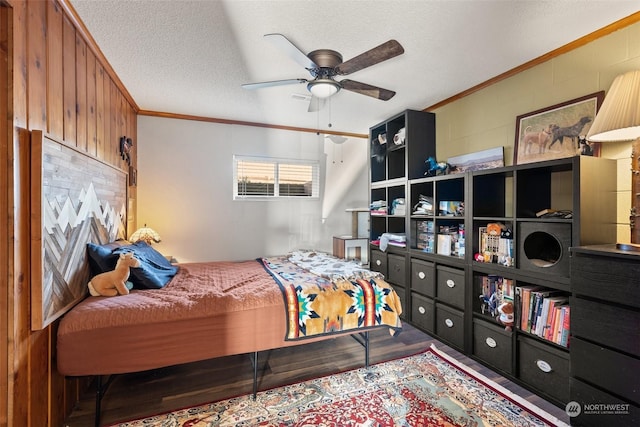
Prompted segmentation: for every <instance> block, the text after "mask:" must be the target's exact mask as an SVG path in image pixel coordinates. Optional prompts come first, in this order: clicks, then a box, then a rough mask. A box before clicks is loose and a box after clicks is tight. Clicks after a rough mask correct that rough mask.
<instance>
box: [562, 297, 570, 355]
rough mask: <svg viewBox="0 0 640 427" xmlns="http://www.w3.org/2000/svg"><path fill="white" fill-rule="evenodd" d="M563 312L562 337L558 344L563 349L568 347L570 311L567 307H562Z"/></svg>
mask: <svg viewBox="0 0 640 427" xmlns="http://www.w3.org/2000/svg"><path fill="white" fill-rule="evenodd" d="M562 309H563V310H565V314H564V319H563V321H562V336H561V338H560V342H559V344H560V345H561V346H563V347H569V325H570V323H571V322H570V316H571V309H570V307H569V306H568V305H565V306H564V307H562Z"/></svg>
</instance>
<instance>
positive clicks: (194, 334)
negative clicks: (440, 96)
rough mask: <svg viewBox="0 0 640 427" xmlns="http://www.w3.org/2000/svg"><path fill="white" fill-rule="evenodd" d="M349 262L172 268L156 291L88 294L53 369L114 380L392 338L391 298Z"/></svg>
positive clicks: (283, 260)
mask: <svg viewBox="0 0 640 427" xmlns="http://www.w3.org/2000/svg"><path fill="white" fill-rule="evenodd" d="M132 246H134V245H124V246H122V247H123V248H124V249H122V250H124V251H127V250H129V248H130V247H132ZM149 249H151V248H149ZM116 251H117V250H116ZM296 257H297V258H299V259H302V260H304V259H305V258H306V259H308V260H311V261H310V262H311V263H313V259H314V258H315V259H322V262H331V263H332V264H333V265H334V266H337V267H335V269H334V273H331V274H334V275H335V276H334V277H333V278H331V277H330V276H329V275H328V274H326V273H325V274H323V273H320V274H318V272H315V273H314V272H313V271H312V270H309V269H308V268H305V267H304V266H303V265H302V264H301V263H296V262H295V258H296ZM318 264H319V263H316V265H318ZM353 265H355V263H352V262H346V261H343V260H338V259H336V258H333V257H331V256H330V255H327V254H322V253H319V252H301V251H299V252H294V253H292V254H289V255H288V256H283V257H271V258H261V259H258V260H249V261H243V262H208V263H190V264H179V265H178V266H177V267H176V269H177V272H176V273H175V276H174V277H172V278H171V279H170V281H168V283H167V284H166V286H164V287H162V288H161V289H134V290H133V291H132V292H131V293H130V294H129V295H121V296H117V297H93V296H89V297H87V298H86V299H85V300H83V301H82V302H80V303H79V304H78V305H76V306H75V307H74V308H73V309H72V310H70V311H69V312H68V313H67V314H66V315H65V316H64V317H63V318H62V320H61V322H60V326H59V328H58V338H57V364H58V370H59V371H60V373H62V374H64V375H68V376H82V375H107V374H120V373H128V372H137V371H143V370H148V369H154V368H159V367H164V366H170V365H176V364H182V363H188V362H194V361H199V360H205V359H211V358H215V357H221V356H227V355H234V354H242V353H253V352H259V351H263V350H269V349H274V348H280V347H286V346H291V345H296V344H302V343H305V342H309V341H310V340H318V339H323V338H327V337H332V336H335V335H336V334H341V333H342V334H344V333H357V332H363V331H366V330H368V329H371V328H375V327H388V328H389V330H390V333H396V332H397V331H398V330H399V329H400V328H401V324H400V319H399V315H400V313H401V311H402V308H401V306H400V301H399V299H398V296H397V294H396V293H395V292H394V291H393V289H392V288H391V286H390V285H388V284H387V283H386V282H385V281H384V280H383V279H382V278H381V277H376V275H375V273H371V272H368V271H367V270H365V269H360V270H356V269H353V267H352V266H353ZM345 268H351V269H352V271H351V272H350V275H348V276H345V275H344V274H342V273H337V274H336V272H339V271H344V269H345ZM132 270H136V269H132ZM354 271H356V273H355V274H354ZM369 273H370V274H369ZM321 274H322V275H321ZM338 276H342V277H338ZM302 283H304V284H306V285H308V286H309V288H307V289H306V290H304V289H303V286H302ZM296 290H297V291H298V292H297V293H296ZM287 291H289V292H288V293H287ZM366 293H370V294H371V295H370V296H369V297H368V298H367V297H366V295H365V294H366ZM285 301H286V303H285Z"/></svg>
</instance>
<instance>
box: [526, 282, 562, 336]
mask: <svg viewBox="0 0 640 427" xmlns="http://www.w3.org/2000/svg"><path fill="white" fill-rule="evenodd" d="M518 295H519V296H520V300H519V308H520V329H521V330H522V331H525V332H528V333H531V334H534V335H537V336H539V337H540V338H544V339H545V340H548V341H551V342H554V343H556V344H559V345H561V346H563V347H568V346H569V323H570V322H569V318H570V307H569V297H568V296H567V295H566V294H564V293H563V292H561V291H553V290H550V289H545V288H541V287H539V286H519V287H518Z"/></svg>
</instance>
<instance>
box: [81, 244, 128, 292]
mask: <svg viewBox="0 0 640 427" xmlns="http://www.w3.org/2000/svg"><path fill="white" fill-rule="evenodd" d="M130 267H140V261H138V260H137V259H136V258H135V257H134V256H133V253H131V252H126V253H122V254H120V256H119V257H118V261H117V262H116V267H115V268H114V269H113V270H112V271H106V272H104V273H100V274H98V275H96V276H94V278H93V279H91V281H89V283H88V284H87V287H88V288H89V293H90V294H91V295H93V296H94V297H98V296H107V297H114V296H116V295H118V294H119V295H127V294H129V288H127V285H126V283H127V280H128V279H129V268H130Z"/></svg>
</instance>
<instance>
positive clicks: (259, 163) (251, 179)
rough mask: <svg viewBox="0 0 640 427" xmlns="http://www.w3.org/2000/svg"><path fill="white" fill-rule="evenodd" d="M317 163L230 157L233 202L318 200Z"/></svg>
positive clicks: (318, 179)
mask: <svg viewBox="0 0 640 427" xmlns="http://www.w3.org/2000/svg"><path fill="white" fill-rule="evenodd" d="M319 169H320V167H319V164H318V162H317V161H312V160H291V159H274V158H268V157H245V156H233V198H234V200H240V199H256V198H272V197H301V198H304V197H307V198H312V197H318V194H319V181H320V172H319Z"/></svg>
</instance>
